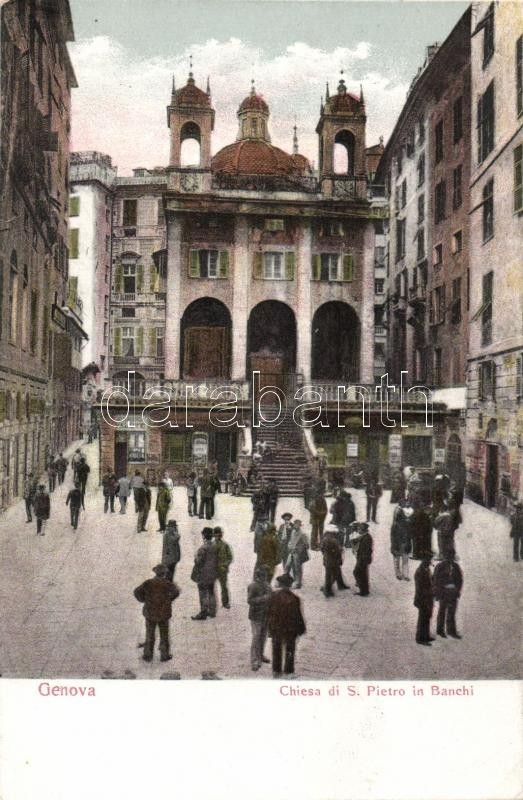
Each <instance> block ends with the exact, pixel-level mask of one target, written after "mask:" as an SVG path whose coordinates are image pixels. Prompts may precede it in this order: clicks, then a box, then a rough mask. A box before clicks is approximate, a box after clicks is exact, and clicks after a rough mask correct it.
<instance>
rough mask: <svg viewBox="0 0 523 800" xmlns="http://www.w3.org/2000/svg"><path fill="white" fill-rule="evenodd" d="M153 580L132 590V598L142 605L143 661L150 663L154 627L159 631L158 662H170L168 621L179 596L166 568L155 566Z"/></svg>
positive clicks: (160, 565)
mask: <svg viewBox="0 0 523 800" xmlns="http://www.w3.org/2000/svg"><path fill="white" fill-rule="evenodd" d="M153 572H154V574H155V577H154V578H149V579H148V580H146V581H144V583H142V584H141V585H140V586H138V587H137V588H136V589H135V590H134V596H135V597H136V599H137V600H138V602H139V603H143V615H144V617H145V645H144V650H143V656H142V658H143V660H144V661H152V660H153V652H154V639H155V635H156V626H157V625H158V629H159V631H160V661H170V659H171V658H172V655H171V653H170V648H169V620H170V619H171V616H172V603H173V600H176V598H177V597H178V596H179V594H180V590H179V589H178V587H177V585H176V584H175V583H172V582H171V581H170V580H169V579H168V578H167V567H166V566H165V565H164V564H157V565H156V566H155V567H153Z"/></svg>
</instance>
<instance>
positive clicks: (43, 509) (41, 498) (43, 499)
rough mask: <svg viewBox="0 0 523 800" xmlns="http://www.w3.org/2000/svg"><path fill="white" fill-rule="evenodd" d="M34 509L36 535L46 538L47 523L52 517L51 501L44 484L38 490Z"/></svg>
mask: <svg viewBox="0 0 523 800" xmlns="http://www.w3.org/2000/svg"><path fill="white" fill-rule="evenodd" d="M33 509H34V512H35V517H36V533H37V534H38V535H40V536H44V535H45V532H44V527H45V523H46V522H47V520H48V519H49V517H50V516H51V499H50V497H49V495H48V494H47V492H46V491H45V486H44V484H43V483H41V484H40V485H39V486H38V489H37V490H36V494H35V496H34V501H33Z"/></svg>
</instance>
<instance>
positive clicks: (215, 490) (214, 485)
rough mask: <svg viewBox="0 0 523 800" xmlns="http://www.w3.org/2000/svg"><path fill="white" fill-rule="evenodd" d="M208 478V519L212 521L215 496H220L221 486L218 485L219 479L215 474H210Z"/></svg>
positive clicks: (214, 511)
mask: <svg viewBox="0 0 523 800" xmlns="http://www.w3.org/2000/svg"><path fill="white" fill-rule="evenodd" d="M209 478H210V502H209V507H210V514H211V516H210V519H214V517H215V514H216V495H217V494H221V491H222V485H221V483H220V479H219V477H218V474H217V473H216V472H211V473H210V476H209Z"/></svg>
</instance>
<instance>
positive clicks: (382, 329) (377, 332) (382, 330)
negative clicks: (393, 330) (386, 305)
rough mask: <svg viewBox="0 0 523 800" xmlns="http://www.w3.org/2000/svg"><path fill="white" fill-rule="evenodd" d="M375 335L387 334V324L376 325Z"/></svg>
mask: <svg viewBox="0 0 523 800" xmlns="http://www.w3.org/2000/svg"><path fill="white" fill-rule="evenodd" d="M374 335H375V336H386V335H387V328H386V327H385V325H375V326H374Z"/></svg>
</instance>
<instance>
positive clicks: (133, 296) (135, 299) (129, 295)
mask: <svg viewBox="0 0 523 800" xmlns="http://www.w3.org/2000/svg"><path fill="white" fill-rule="evenodd" d="M165 297H166V293H165V292H113V293H112V297H111V299H112V301H113V303H165Z"/></svg>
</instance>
